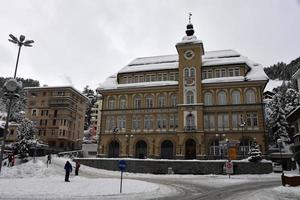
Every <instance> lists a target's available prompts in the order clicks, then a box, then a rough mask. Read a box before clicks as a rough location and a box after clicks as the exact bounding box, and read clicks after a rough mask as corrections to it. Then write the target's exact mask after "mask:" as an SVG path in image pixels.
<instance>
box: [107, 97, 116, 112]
mask: <svg viewBox="0 0 300 200" xmlns="http://www.w3.org/2000/svg"><path fill="white" fill-rule="evenodd" d="M115 107H116V101H115V98H114V97H110V98H109V99H108V109H115Z"/></svg>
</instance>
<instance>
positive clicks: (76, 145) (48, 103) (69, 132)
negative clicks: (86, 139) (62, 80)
mask: <svg viewBox="0 0 300 200" xmlns="http://www.w3.org/2000/svg"><path fill="white" fill-rule="evenodd" d="M24 90H25V92H26V98H27V108H26V116H27V117H28V118H29V119H31V120H33V121H34V123H35V124H36V127H37V129H38V133H37V137H38V138H39V139H40V140H42V141H43V142H44V143H46V144H48V145H49V149H50V150H52V151H57V152H59V151H68V150H75V149H81V143H82V138H83V130H84V117H85V110H86V103H87V101H88V98H87V97H85V96H84V95H82V94H81V93H80V92H78V91H77V90H75V89H74V88H73V87H68V86H66V87H28V88H25V89H24Z"/></svg>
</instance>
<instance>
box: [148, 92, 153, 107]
mask: <svg viewBox="0 0 300 200" xmlns="http://www.w3.org/2000/svg"><path fill="white" fill-rule="evenodd" d="M146 108H153V97H152V96H151V95H148V96H147V97H146Z"/></svg>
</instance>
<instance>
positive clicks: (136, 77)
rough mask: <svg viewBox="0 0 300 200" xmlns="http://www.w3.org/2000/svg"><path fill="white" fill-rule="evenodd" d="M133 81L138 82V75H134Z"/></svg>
mask: <svg viewBox="0 0 300 200" xmlns="http://www.w3.org/2000/svg"><path fill="white" fill-rule="evenodd" d="M134 82H135V83H138V82H139V76H137V75H136V76H134Z"/></svg>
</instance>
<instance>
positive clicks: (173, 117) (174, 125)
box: [169, 114, 178, 129]
mask: <svg viewBox="0 0 300 200" xmlns="http://www.w3.org/2000/svg"><path fill="white" fill-rule="evenodd" d="M177 127H178V117H177V115H176V114H171V115H170V120H169V128H170V129H174V128H177Z"/></svg>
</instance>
